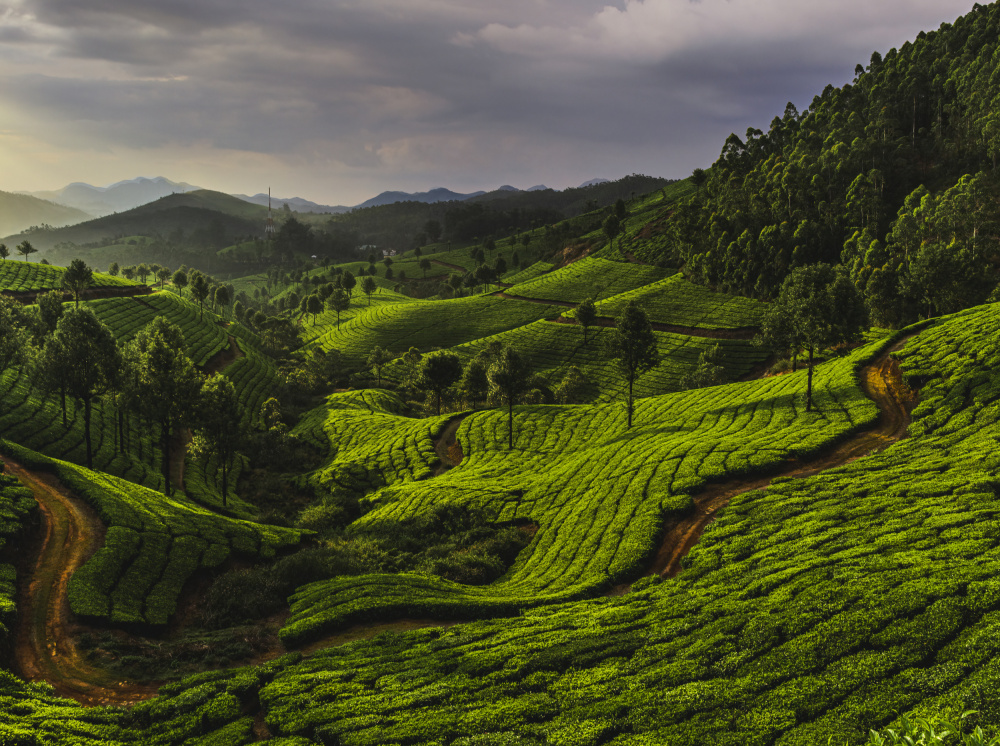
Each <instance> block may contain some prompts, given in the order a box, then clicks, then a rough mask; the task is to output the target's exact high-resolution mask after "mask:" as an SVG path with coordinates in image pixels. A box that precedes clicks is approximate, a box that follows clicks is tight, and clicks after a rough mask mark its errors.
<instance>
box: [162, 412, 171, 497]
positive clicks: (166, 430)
mask: <svg viewBox="0 0 1000 746" xmlns="http://www.w3.org/2000/svg"><path fill="white" fill-rule="evenodd" d="M160 440H161V442H162V447H163V459H162V461H163V494H164V495H168V496H169V495H170V426H169V425H167V424H164V423H161V424H160Z"/></svg>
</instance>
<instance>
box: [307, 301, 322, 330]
mask: <svg viewBox="0 0 1000 746" xmlns="http://www.w3.org/2000/svg"><path fill="white" fill-rule="evenodd" d="M305 303H306V313H308V314H309V315H310V316H312V322H313V326H316V314H319V313H323V300H322V299H321V298H320V297H319V296H318V295H316V294H315V293H314V294H312V295H310V296H309V297H308V298H306V300H305Z"/></svg>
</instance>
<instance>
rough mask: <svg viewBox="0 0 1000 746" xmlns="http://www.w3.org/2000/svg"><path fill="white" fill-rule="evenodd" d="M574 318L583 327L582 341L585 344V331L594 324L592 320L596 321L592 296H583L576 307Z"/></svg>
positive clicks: (595, 310)
mask: <svg viewBox="0 0 1000 746" xmlns="http://www.w3.org/2000/svg"><path fill="white" fill-rule="evenodd" d="M576 320H577V321H578V322H579V324H580V326H582V327H583V343H584V344H587V332H588V331H589V329H590V327H591V326H593V325H594V322H595V321H597V309H596V308H595V307H594V299H593V298H585V299H584V300H583V302H582V303H580V305H578V306H577V307H576Z"/></svg>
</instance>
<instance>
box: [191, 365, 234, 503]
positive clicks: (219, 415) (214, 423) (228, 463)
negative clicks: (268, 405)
mask: <svg viewBox="0 0 1000 746" xmlns="http://www.w3.org/2000/svg"><path fill="white" fill-rule="evenodd" d="M242 422H243V418H242V413H241V411H240V402H239V398H238V397H237V396H236V389H235V388H234V387H233V382H232V380H230V378H229V377H228V376H223V375H219V374H216V375H213V376H211V377H210V378H209V379H208V380H207V381H205V384H204V385H203V386H202V387H201V396H200V397H199V401H198V421H197V425H196V428H195V441H194V445H195V448H196V450H198V451H200V452H202V453H213V454H215V457H216V460H217V462H218V464H219V468H220V470H221V471H222V505H223V507H225V506H226V504H227V499H228V496H229V472H230V471H231V470H232V468H233V462H234V461H235V460H236V454H237V452H238V451H239V449H240V448H241V447H242V446H243V444H244V443H245V441H246V433H245V432H244V429H243V426H242Z"/></svg>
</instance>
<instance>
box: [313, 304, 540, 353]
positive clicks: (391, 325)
mask: <svg viewBox="0 0 1000 746" xmlns="http://www.w3.org/2000/svg"><path fill="white" fill-rule="evenodd" d="M546 315H552V310H551V309H550V308H547V307H546V306H544V305H540V304H538V303H530V302H527V301H512V300H506V299H503V298H498V297H496V296H473V297H468V298H456V299H454V300H441V301H423V302H419V303H392V304H383V305H379V306H373V307H372V308H371V310H366V311H365V312H363V313H360V314H358V315H357V316H355V317H354V318H353V319H351V320H350V321H348V322H345V323H342V324H341V325H340V328H335V329H334V330H333V331H330V332H327V333H326V334H324V335H323V336H321V337H319V338H318V339H317V340H316V341H315V342H314V344H318V345H319V346H320V347H321V348H322V349H323V350H329V349H337V350H340V352H341V353H343V354H344V355H345V356H346V357H347V358H348V359H349V360H350V361H352V362H360V361H363V360H365V359H366V358H367V357H368V354H369V352H371V350H372V348H374V347H375V346H376V345H381V346H382V347H385V348H386V349H388V350H389V351H390V352H393V353H396V354H402V353H404V352H406V351H407V350H408V349H410V347H417V348H418V349H421V350H424V351H427V350H430V349H433V348H438V347H451V346H454V345H457V344H461V343H463V342H469V341H471V340H474V339H479V338H481V337H486V336H489V335H490V334H496V333H498V332H502V331H506V330H508V329H514V328H516V327H519V326H523V325H524V324H527V323H530V322H532V321H535V320H537V319H540V318H544V317H545V316H546Z"/></svg>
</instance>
